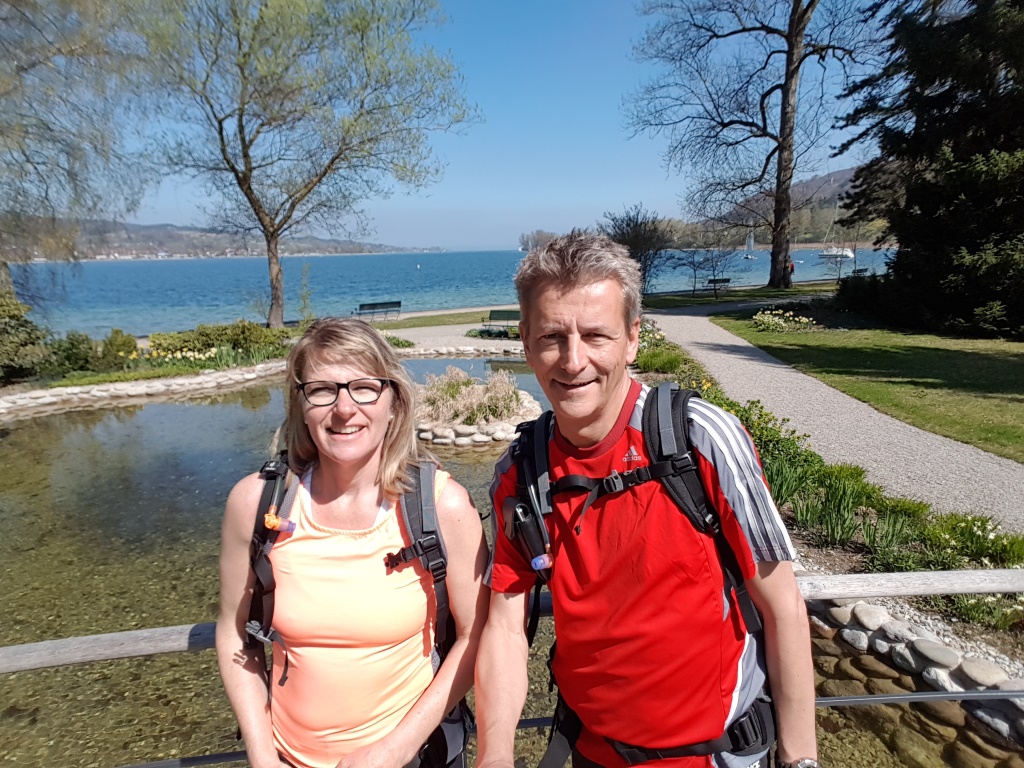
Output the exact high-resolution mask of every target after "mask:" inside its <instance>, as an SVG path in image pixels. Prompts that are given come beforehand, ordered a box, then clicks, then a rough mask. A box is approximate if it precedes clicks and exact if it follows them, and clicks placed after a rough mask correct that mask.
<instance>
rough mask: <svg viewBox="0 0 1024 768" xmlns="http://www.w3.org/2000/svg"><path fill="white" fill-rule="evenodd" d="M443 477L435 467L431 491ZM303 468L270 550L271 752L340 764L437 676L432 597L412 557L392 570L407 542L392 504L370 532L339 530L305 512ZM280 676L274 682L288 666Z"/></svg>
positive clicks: (308, 762) (314, 765)
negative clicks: (289, 526)
mask: <svg viewBox="0 0 1024 768" xmlns="http://www.w3.org/2000/svg"><path fill="white" fill-rule="evenodd" d="M448 477H449V475H448V474H447V473H445V472H440V471H439V472H437V474H436V476H435V481H434V498H435V500H436V498H437V497H438V496H439V495H440V493H441V490H442V489H443V488H444V486H445V484H446V483H447V481H448ZM309 481H310V473H308V472H307V473H306V475H305V476H304V477H303V479H302V487H301V488H300V489H299V492H298V495H297V496H296V499H295V504H294V505H293V507H292V511H291V515H290V517H291V519H292V520H294V521H295V530H294V531H291V532H289V533H282V534H281V535H280V536H279V537H278V539H277V541H276V542H275V543H274V546H273V548H272V549H271V551H270V561H271V563H272V564H273V567H274V578H275V579H276V581H277V592H276V596H275V607H274V628H275V629H276V630H277V631H278V632H279V633H280V635H281V638H282V640H283V641H284V648H283V649H282V648H281V646H280V645H277V644H275V646H274V671H273V675H274V677H273V681H272V686H271V687H272V691H271V697H272V698H271V720H272V723H273V728H274V741H275V743H276V745H277V749H278V752H280V754H281V755H282V756H283V757H284V758H285V759H287V760H288V761H289V762H290V763H292V764H293V765H295V766H296V767H297V768H335V766H336V765H337V762H338V760H340V759H341V758H342V757H343V756H345V755H346V754H349V753H350V752H353V751H355V750H357V749H359V748H361V747H364V746H367V745H369V744H372V743H373V742H375V741H377V740H379V739H380V738H381V737H382V736H384V735H385V734H387V733H390V732H391V731H392V730H394V728H395V727H396V726H397V725H398V723H399V722H400V721H401V719H402V718H403V717H404V716H405V714H406V712H408V711H409V710H410V709H411V708H412V706H413V705H414V704H415V703H416V701H417V700H418V699H419V697H420V695H421V694H422V693H423V692H424V691H425V690H426V688H427V686H428V685H430V681H431V680H432V679H433V677H434V671H433V667H432V663H431V651H432V649H433V646H434V624H435V609H436V607H435V603H434V587H433V581H432V579H431V578H430V575H429V574H428V573H426V572H425V570H424V569H423V566H422V565H421V564H420V562H419V560H418V559H417V560H413V561H412V562H410V563H406V564H403V565H402V566H400V567H399V568H397V569H394V570H391V569H388V568H387V566H386V565H385V558H386V557H387V555H388V554H390V553H392V552H398V550H399V549H401V548H402V547H405V546H409V544H411V542H410V541H409V537H408V534H407V533H406V531H405V527H404V526H403V525H402V523H401V521H400V520H399V514H398V506H397V504H388V503H387V502H386V504H387V506H386V507H382V509H381V512H380V513H379V514H378V516H377V520H376V522H375V523H374V525H373V527H372V528H369V529H368V530H363V531H341V530H335V529H331V528H326V527H324V526H321V525H318V524H317V523H316V522H314V521H313V519H312V515H311V514H310V509H311V506H310V496H309ZM285 658H287V664H288V667H287V673H288V676H287V679H286V681H285V684H284V685H283V686H281V685H278V684H277V683H278V680H280V678H281V674H282V673H283V672H284V671H285V670H284V665H285Z"/></svg>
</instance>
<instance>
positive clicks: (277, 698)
mask: <svg viewBox="0 0 1024 768" xmlns="http://www.w3.org/2000/svg"><path fill="white" fill-rule="evenodd" d="M287 382H288V395H287V406H286V408H287V414H286V417H285V421H284V425H283V427H282V431H283V439H284V443H285V446H286V447H287V449H288V463H289V466H290V468H291V469H292V470H293V471H294V472H295V473H296V474H297V475H298V476H299V477H300V478H301V486H300V488H299V491H298V494H297V496H296V499H295V502H294V504H293V506H292V508H291V511H290V515H289V517H288V521H289V522H288V525H287V526H284V527H282V528H281V530H280V531H279V532H278V535H277V538H276V540H275V541H274V544H273V547H272V548H271V550H270V553H269V558H270V561H271V565H272V567H273V574H274V579H275V581H276V585H277V586H276V590H275V608H274V618H273V628H274V630H275V631H276V634H277V635H278V636H280V642H275V644H274V653H273V676H272V679H271V681H270V682H269V684H268V683H267V681H265V679H264V669H263V662H262V659H261V658H260V655H261V654H259V653H258V652H257V651H254V650H253V649H252V648H250V647H249V646H248V645H247V643H246V631H245V624H246V621H247V619H248V612H249V606H250V600H251V595H252V589H253V584H254V578H255V577H254V574H253V570H252V568H251V567H250V561H249V558H250V545H251V543H252V540H253V524H254V520H255V516H256V509H257V506H258V504H259V499H260V495H261V493H262V491H263V480H262V479H261V478H260V476H259V475H258V474H253V475H249V476H248V477H246V478H244V479H243V480H241V481H240V482H239V483H238V484H237V485H236V486H235V488H234V489H233V490H232V492H231V495H230V497H229V498H228V502H227V509H226V512H225V516H224V526H223V541H222V549H221V562H220V573H221V608H220V617H219V619H218V621H217V658H218V663H219V666H220V672H221V677H222V679H223V681H224V687H225V689H226V691H227V694H228V698H229V700H230V701H231V706H232V708H233V709H234V711H235V715H236V717H237V718H238V723H239V727H240V730H241V733H242V736H243V737H244V739H245V745H246V751H247V753H248V757H249V762H250V764H251V765H252V766H253V767H254V768H264V767H265V766H272V767H273V768H281V766H283V765H289V766H296V768H334V766H345V767H346V768H347V767H348V766H380V767H381V768H402V766H407V765H412V766H416V765H419V758H418V755H419V754H420V752H421V748H422V747H423V745H424V744H425V743H426V742H427V739H428V737H429V736H430V735H431V733H432V732H434V730H435V729H436V728H437V727H438V725H439V723H441V721H442V719H443V718H444V717H445V715H446V714H447V713H448V712H450V711H451V710H452V709H453V707H455V706H456V705H457V703H458V702H459V701H460V700H461V699H462V697H463V696H464V695H465V693H466V692H467V690H468V689H469V687H470V685H471V683H472V679H473V663H474V659H475V656H476V649H477V643H478V641H479V635H480V630H481V628H482V626H483V623H484V621H485V618H486V606H487V597H486V590H485V588H484V587H483V585H482V576H483V572H484V567H485V565H486V544H485V542H484V538H483V533H482V530H481V526H480V520H479V517H478V516H477V514H476V511H475V509H474V507H473V503H472V501H471V500H470V498H469V496H468V494H467V493H466V491H465V489H463V488H462V487H461V486H460V485H459V484H458V483H456V482H455V481H454V480H452V479H450V478H449V477H448V475H447V474H446V473H444V472H441V471H438V472H437V473H436V474H435V476H434V478H435V479H434V489H435V506H436V508H437V516H438V522H439V525H440V530H441V535H442V538H443V540H444V544H445V547H446V550H447V555H448V565H447V578H446V584H447V590H448V596H449V607H450V612H451V614H452V617H453V618H454V623H455V632H456V639H455V643H454V645H453V646H452V647H451V649H450V650H449V651H448V653H447V656H446V657H445V659H444V662H443V663H442V664H441V665H440V668H439V669H437V670H436V674H435V669H434V667H433V665H432V649H433V646H434V637H433V634H434V611H435V608H436V606H435V603H434V594H433V589H434V586H433V579H432V578H431V574H430V573H429V572H426V571H425V569H424V568H423V567H422V565H421V564H420V562H419V560H418V559H416V558H413V559H412V561H411V562H409V563H405V564H402V565H400V566H398V567H390V565H391V564H389V563H388V562H387V559H388V558H387V555H388V554H390V553H394V552H398V551H399V550H401V549H402V548H403V547H406V546H409V545H410V544H411V542H410V540H409V536H408V534H407V533H406V531H405V530H404V527H403V525H402V523H401V514H400V510H399V509H398V505H399V504H400V503H401V502H400V498H401V496H402V494H403V493H404V492H406V491H408V490H409V489H410V488H411V487H412V480H413V474H414V473H415V472H416V471H417V468H418V462H419V461H420V459H421V458H422V456H421V454H420V449H419V443H418V441H417V439H416V435H415V431H414V427H415V425H414V418H415V413H414V410H415V407H414V396H413V395H414V387H413V384H412V382H411V380H410V379H409V376H408V374H407V373H406V372H405V369H404V368H403V367H402V365H401V363H400V362H399V360H398V358H397V356H396V355H395V353H394V351H393V349H392V348H391V346H390V345H389V344H388V343H387V341H386V340H385V339H384V337H383V336H382V335H381V334H380V333H379V332H378V331H376V330H374V329H373V328H372V327H371V326H369V325H367V324H366V323H364V322H363V321H361V320H354V319H338V318H325V319H323V320H320V321H317V322H316V323H314V324H313V326H311V327H310V329H309V330H308V331H306V333H305V334H304V335H303V336H302V338H301V339H300V340H299V341H298V343H297V344H296V345H295V347H294V348H293V349H292V351H291V354H290V355H289V356H288V365H287ZM268 689H269V695H268Z"/></svg>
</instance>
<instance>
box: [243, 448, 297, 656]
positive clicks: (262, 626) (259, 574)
mask: <svg viewBox="0 0 1024 768" xmlns="http://www.w3.org/2000/svg"><path fill="white" fill-rule="evenodd" d="M260 475H261V476H262V478H263V493H262V494H261V495H260V501H259V506H258V507H257V508H256V519H255V521H254V523H253V532H252V543H251V545H250V550H249V563H250V566H251V567H252V570H253V573H255V575H256V583H255V584H254V585H253V592H252V599H251V601H250V603H249V619H248V621H247V622H246V625H245V631H246V633H247V635H248V637H247V638H246V642H247V643H248V644H249V645H254V644H255V643H257V642H264V643H270V642H273V641H274V639H275V634H276V633H275V632H274V631H273V629H272V627H271V625H272V623H273V620H274V590H275V589H276V587H277V583H276V581H275V580H274V569H273V568H272V567H271V563H270V558H269V553H270V550H271V548H272V547H273V546H274V542H275V541H276V540H277V536H278V533H280V531H282V530H291V529H292V528H294V527H295V525H294V523H292V522H291V521H290V520H289V519H288V518H289V515H290V514H291V508H292V505H293V504H294V502H295V495H296V493H297V491H298V486H299V483H298V481H297V478H296V477H295V476H294V475H291V474H290V470H289V469H288V454H287V453H286V452H285V451H282V452H281V453H280V454H279V455H278V456H276V457H275V458H273V459H271V460H270V461H268V462H266V463H265V464H264V465H263V467H262V468H261V469H260ZM289 480H291V482H289Z"/></svg>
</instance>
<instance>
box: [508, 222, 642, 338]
mask: <svg viewBox="0 0 1024 768" xmlns="http://www.w3.org/2000/svg"><path fill="white" fill-rule="evenodd" d="M601 280H614V281H615V282H616V283H618V284H619V287H620V288H621V289H622V304H623V307H624V308H625V320H626V326H627V327H628V326H631V325H632V324H633V322H634V321H635V320H636V319H637V318H638V317H640V303H641V293H640V285H641V281H640V266H639V265H638V264H637V263H636V261H634V260H633V259H632V258H631V257H630V255H629V249H628V248H626V246H624V245H620V244H619V243H616V242H615V241H614V240H612V239H611V238H609V237H608V236H607V235H599V234H594V233H592V232H588V231H587V230H585V229H574V230H573V231H572V232H570V233H569V234H567V235H562V236H561V237H556V238H555V239H554V240H552V241H551V242H549V243H548V244H547V245H543V246H540V247H537V248H534V249H533V250H532V251H530V252H529V253H528V254H526V258H524V259H523V260H522V261H521V262H520V264H519V268H518V269H517V270H516V276H515V283H516V293H517V294H518V295H519V309H520V312H521V313H522V316H523V318H524V319H525V318H526V316H527V312H526V307H527V306H528V304H529V302H530V299H531V298H532V297H533V295H534V294H535V293H536V291H537V290H538V289H539V288H542V287H545V286H548V285H557V286H560V287H563V288H579V287H582V286H587V285H593V284H594V283H597V282H600V281H601Z"/></svg>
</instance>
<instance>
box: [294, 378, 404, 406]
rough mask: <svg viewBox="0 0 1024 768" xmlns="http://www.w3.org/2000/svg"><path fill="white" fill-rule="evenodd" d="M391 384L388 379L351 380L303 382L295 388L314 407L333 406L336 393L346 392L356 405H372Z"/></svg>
mask: <svg viewBox="0 0 1024 768" xmlns="http://www.w3.org/2000/svg"><path fill="white" fill-rule="evenodd" d="M390 383H391V380H390V379H352V381H349V382H344V381H304V382H302V383H300V384H296V385H295V388H296V389H297V390H299V391H300V392H301V393H302V396H303V397H305V398H306V402H307V403H309V404H310V405H315V406H318V407H320V406H326V405H334V404H335V403H336V402H338V393H339V392H341V390H343V389H344V390H347V391H348V396H349V397H351V398H352V402H354V403H355V404H356V405H372V404H373V403H376V402H377V401H378V400H380V396H381V395H382V394H383V393H384V387H386V386H387V385H388V384H390Z"/></svg>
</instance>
